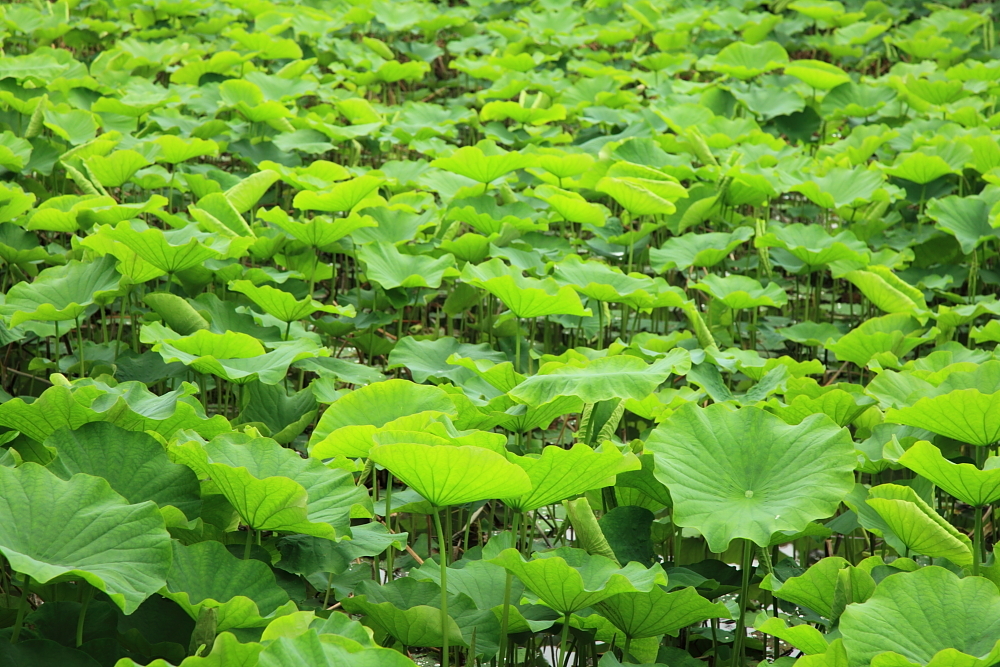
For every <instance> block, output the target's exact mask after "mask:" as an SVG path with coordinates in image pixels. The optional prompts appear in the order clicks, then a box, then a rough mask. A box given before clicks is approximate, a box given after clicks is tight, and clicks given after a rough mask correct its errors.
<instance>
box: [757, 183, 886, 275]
mask: <svg viewBox="0 0 1000 667" xmlns="http://www.w3.org/2000/svg"><path fill="white" fill-rule="evenodd" d="M831 187H832V186H831ZM844 187H846V186H844ZM838 192H839V191H838ZM842 196H845V195H842ZM821 205H824V206H825V204H821ZM754 243H755V244H756V245H757V246H758V247H778V248H784V249H785V250H787V251H788V252H790V253H791V254H792V255H794V256H795V257H796V258H797V259H798V260H800V261H801V262H802V263H804V264H806V265H807V266H809V267H817V266H823V265H825V264H829V263H830V262H837V261H845V260H848V261H856V262H864V263H867V257H868V246H867V245H866V244H865V243H863V242H862V241H859V240H858V238H857V237H856V236H854V234H852V233H851V232H848V231H842V232H840V233H838V234H836V235H835V236H831V235H830V234H829V233H827V231H826V230H825V229H823V226H822V225H803V224H799V223H795V224H793V225H785V226H783V227H778V226H773V227H771V229H770V230H769V231H768V233H767V234H765V235H763V236H761V237H759V238H758V239H757V240H756V241H755V242H754Z"/></svg>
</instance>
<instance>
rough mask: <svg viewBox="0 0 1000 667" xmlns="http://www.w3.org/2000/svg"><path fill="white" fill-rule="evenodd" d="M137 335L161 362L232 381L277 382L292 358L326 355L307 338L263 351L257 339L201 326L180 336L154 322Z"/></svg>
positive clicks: (325, 350)
mask: <svg viewBox="0 0 1000 667" xmlns="http://www.w3.org/2000/svg"><path fill="white" fill-rule="evenodd" d="M140 338H141V340H142V341H143V342H146V343H152V346H153V351H154V352H159V353H160V356H161V357H163V361H164V362H165V363H168V364H169V363H172V362H175V361H179V362H181V363H182V364H184V365H185V366H190V367H191V368H192V369H194V370H195V371H197V372H199V373H205V374H211V375H217V376H218V377H221V378H225V379H226V380H229V381H230V382H235V383H236V384H246V383H248V382H253V381H254V380H260V381H261V382H263V383H264V384H278V383H279V382H282V381H283V380H284V379H285V377H286V375H287V374H288V368H289V367H290V366H291V365H292V364H294V363H295V362H296V361H301V360H302V359H308V358H310V357H322V356H328V355H329V354H330V351H329V350H328V349H326V348H321V347H317V346H316V343H314V342H313V341H312V340H311V339H308V338H298V339H296V340H292V341H288V342H276V343H269V345H270V346H271V347H273V348H274V349H273V350H271V351H270V352H265V351H264V347H263V345H261V343H260V341H259V340H257V339H256V338H254V337H253V336H250V335H248V334H244V333H239V332H235V331H227V332H226V333H224V334H217V333H214V332H212V331H207V330H205V329H202V330H200V331H196V332H195V333H193V334H191V335H190V336H183V337H180V336H177V335H176V334H174V332H172V331H170V330H169V329H167V328H166V327H163V326H162V325H159V324H157V323H154V324H150V325H145V326H144V327H143V328H142V331H141V333H140Z"/></svg>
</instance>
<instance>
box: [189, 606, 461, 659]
mask: <svg viewBox="0 0 1000 667" xmlns="http://www.w3.org/2000/svg"><path fill="white" fill-rule="evenodd" d="M434 613H435V614H437V611H436V610H435V611H434ZM438 625H439V626H440V620H439V621H438ZM459 643H461V642H459ZM452 645H453V646H454V645H455V644H452ZM256 664H258V665H259V666H260V667H302V666H304V665H309V667H342V666H343V665H351V667H415V664H414V662H413V661H412V660H410V659H409V658H407V657H406V656H405V655H403V654H402V653H400V652H399V651H395V650H393V649H389V648H381V647H370V646H364V645H362V644H359V643H358V642H356V641H354V640H352V639H350V638H348V637H343V636H340V635H336V634H320V633H319V631H317V630H313V629H310V630H309V631H307V632H305V633H304V634H301V635H298V636H297V637H278V638H277V639H275V640H274V641H272V642H271V643H270V644H268V645H267V648H265V649H264V650H263V651H261V653H260V657H259V658H258V662H257V663H256ZM192 667H194V666H192ZM220 667H229V665H228V664H227V665H225V666H220ZM248 667H249V666H248Z"/></svg>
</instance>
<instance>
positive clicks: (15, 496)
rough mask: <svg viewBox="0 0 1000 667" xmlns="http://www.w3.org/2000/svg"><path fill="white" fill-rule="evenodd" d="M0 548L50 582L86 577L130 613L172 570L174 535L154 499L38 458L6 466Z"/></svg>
mask: <svg viewBox="0 0 1000 667" xmlns="http://www.w3.org/2000/svg"><path fill="white" fill-rule="evenodd" d="M0 505H2V508H3V511H2V512H0V552H3V555H4V556H5V557H6V558H7V561H8V562H9V563H10V567H11V568H12V569H13V570H14V571H15V572H20V573H22V574H24V575H27V576H30V577H31V579H32V580H33V581H35V582H38V583H41V584H45V583H49V582H56V581H67V580H79V579H83V580H85V581H87V582H88V583H89V584H91V585H92V586H94V587H95V588H98V589H99V590H101V591H104V592H105V593H107V595H108V597H110V598H111V601H112V602H114V603H115V604H116V605H118V606H119V607H121V608H122V610H123V611H124V612H125V613H126V614H131V613H132V612H133V611H135V610H136V609H137V608H138V607H139V605H140V604H141V603H142V601H143V600H145V599H146V598H147V597H149V596H150V595H152V594H153V593H155V592H156V591H157V590H159V589H160V588H161V587H162V586H163V583H164V580H165V578H166V575H167V571H168V570H169V568H170V561H171V554H170V535H169V534H168V533H167V530H166V527H165V526H164V523H163V517H162V515H161V514H160V511H159V510H158V509H157V507H156V504H155V503H152V502H146V503H140V504H137V505H130V504H128V502H127V501H126V500H125V499H124V498H122V497H121V496H120V495H118V494H117V493H115V492H114V491H113V490H112V489H111V487H110V486H109V485H108V483H107V481H105V480H103V479H101V478H99V477H92V476H90V475H73V477H71V478H70V479H69V480H61V479H59V478H58V477H56V476H55V475H53V474H52V473H51V472H49V471H48V470H46V469H45V468H43V467H41V466H39V465H37V464H35V463H25V464H23V465H21V466H20V467H19V468H8V467H5V466H0Z"/></svg>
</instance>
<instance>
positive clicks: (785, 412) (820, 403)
mask: <svg viewBox="0 0 1000 667" xmlns="http://www.w3.org/2000/svg"><path fill="white" fill-rule="evenodd" d="M873 405H875V399H873V398H871V397H869V396H865V395H864V394H854V393H851V392H848V391H844V390H843V389H834V390H833V391H828V392H825V393H823V394H822V395H820V396H817V397H812V396H804V395H799V396H796V397H795V398H793V399H792V400H790V401H788V402H787V403H786V404H785V405H774V404H772V405H770V406H768V410H770V411H771V412H773V413H774V414H776V415H778V416H779V417H781V419H782V420H783V421H784V422H785V423H787V424H799V423H801V422H802V420H803V419H805V418H807V417H808V416H809V415H814V414H824V415H826V416H828V417H830V419H832V420H833V421H834V422H835V423H836V424H837V425H838V426H848V425H850V424H851V423H852V422H853V421H854V420H855V419H857V418H858V417H859V416H860V415H861V413H863V412H864V411H865V410H867V409H868V408H870V407H871V406H873Z"/></svg>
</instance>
